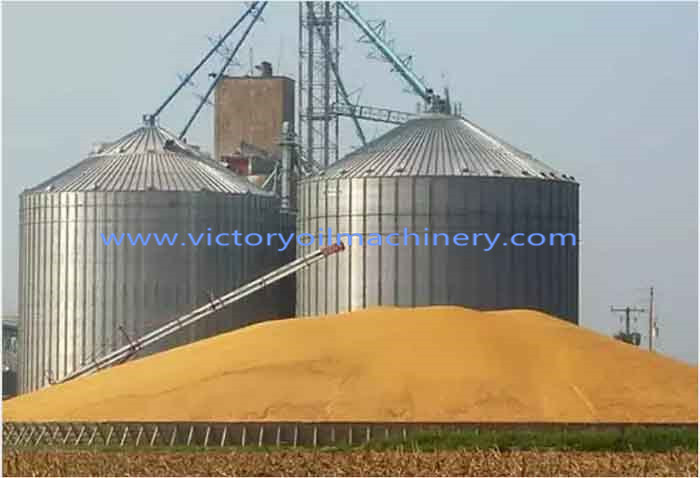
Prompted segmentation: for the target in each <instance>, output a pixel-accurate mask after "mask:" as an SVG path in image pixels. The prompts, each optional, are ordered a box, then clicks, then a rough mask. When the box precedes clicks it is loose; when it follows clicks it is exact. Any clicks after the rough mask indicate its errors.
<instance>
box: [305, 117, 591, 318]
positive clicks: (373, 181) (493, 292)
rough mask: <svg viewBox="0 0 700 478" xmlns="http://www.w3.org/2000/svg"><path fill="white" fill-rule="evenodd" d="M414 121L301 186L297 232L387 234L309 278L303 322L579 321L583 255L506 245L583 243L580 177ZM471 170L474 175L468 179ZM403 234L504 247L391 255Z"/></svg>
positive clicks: (446, 120) (454, 126) (443, 126)
mask: <svg viewBox="0 0 700 478" xmlns="http://www.w3.org/2000/svg"><path fill="white" fill-rule="evenodd" d="M409 123H411V124H408V123H407V124H405V125H402V126H399V127H397V128H396V129H394V130H392V131H390V132H389V133H387V134H386V135H385V136H383V137H380V138H378V139H377V140H375V141H374V142H373V143H372V144H370V145H368V146H367V147H366V148H364V149H361V150H359V151H358V152H356V153H352V154H350V155H349V156H348V157H347V158H346V159H344V160H342V161H340V162H339V163H337V164H336V165H333V166H332V167H330V168H328V170H326V171H325V173H324V174H321V175H318V176H315V177H312V178H309V179H306V180H304V181H302V182H301V183H300V184H299V187H298V195H299V196H298V198H299V207H300V215H299V218H298V222H297V233H298V234H302V233H311V234H314V235H317V234H318V231H319V229H323V230H324V231H326V232H327V231H328V228H332V230H333V233H344V234H353V233H361V234H363V235H364V237H365V240H367V238H368V235H369V234H372V233H378V234H381V235H382V243H383V244H384V245H382V246H373V245H367V244H364V245H358V244H357V243H354V244H352V245H348V244H347V243H348V239H345V242H346V245H348V248H347V250H346V251H345V252H344V253H343V254H338V255H337V256H333V257H330V258H328V260H326V261H324V262H323V263H321V264H318V265H314V266H312V267H311V268H309V269H307V270H305V271H303V272H301V273H300V274H299V275H298V276H297V314H298V315H317V314H327V313H338V312H344V311H349V310H354V309H361V308H366V307H371V306H376V305H399V306H412V307H413V306H421V305H437V304H452V305H462V306H466V307H473V308H477V309H484V310H492V309H504V308H530V309H538V310H542V311H545V312H548V313H551V314H553V315H556V316H558V317H561V318H564V319H566V320H569V321H572V322H574V323H577V322H578V247H577V246H572V245H567V246H564V247H559V246H556V247H550V246H541V247H533V246H523V247H516V246H512V245H510V246H503V242H504V241H503V238H504V237H507V238H510V236H511V235H512V234H514V233H523V234H525V235H529V234H532V233H541V234H545V235H546V236H548V235H549V233H550V232H556V233H563V234H567V233H573V234H576V237H577V238H578V224H579V217H578V188H579V186H578V184H577V183H576V182H575V181H574V180H573V178H572V177H571V176H567V175H564V174H562V173H558V172H556V173H553V171H554V170H553V169H551V168H549V167H546V166H545V165H543V164H541V163H540V162H539V161H535V160H533V159H532V158H531V157H530V156H529V155H527V153H523V152H520V151H519V150H516V149H515V148H513V147H512V146H510V145H506V143H503V142H502V141H501V140H497V141H499V144H503V145H504V146H503V148H505V149H500V150H499V149H498V148H496V149H492V148H490V147H489V146H488V145H489V144H491V143H490V140H489V141H487V140H486V139H484V136H483V133H482V130H480V129H478V130H476V129H475V128H476V127H474V126H473V125H471V123H466V122H465V120H463V119H461V118H455V117H446V116H444V115H430V116H428V117H424V118H421V119H420V120H416V121H414V122H409ZM494 141H495V140H494ZM457 145H461V146H460V147H457ZM477 159H478V160H479V162H470V161H477ZM465 162H469V163H468V164H470V166H469V170H470V174H463V173H462V172H461V170H462V168H463V165H464V164H465ZM397 168H400V169H402V171H401V172H399V173H397ZM509 168H510V169H509ZM492 169H497V170H498V171H500V172H501V173H499V174H493V173H489V171H491V170H492ZM522 171H531V173H530V174H526V175H524V174H522ZM537 171H542V172H545V173H546V174H544V175H542V174H539V175H538V174H536V172H537ZM471 173H473V174H471ZM404 228H406V229H407V231H408V232H409V233H414V234H421V235H422V234H424V233H425V232H426V228H427V229H428V232H429V233H430V234H432V233H447V234H449V235H450V237H454V235H455V234H457V233H468V234H470V237H471V235H472V234H473V233H488V234H489V235H490V236H491V237H494V236H495V234H496V233H500V234H501V236H500V237H501V240H499V243H498V244H497V245H495V246H494V248H493V250H491V251H488V252H486V251H484V250H483V247H476V246H474V245H471V243H470V245H468V246H456V245H454V244H452V243H451V244H450V245H449V246H445V245H444V244H443V243H442V242H440V243H439V244H438V245H431V246H425V245H419V246H416V245H414V244H413V243H411V244H409V245H407V246H404V245H403V244H401V245H399V246H389V245H386V242H385V241H386V239H387V236H388V234H391V233H400V234H403V231H404ZM431 237H432V236H431ZM470 240H471V239H470ZM482 240H483V238H482ZM401 242H402V241H401ZM482 244H485V242H483V243H482ZM569 244H570V243H569ZM297 253H298V254H299V253H301V247H298V252H297Z"/></svg>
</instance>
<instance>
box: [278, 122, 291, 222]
mask: <svg viewBox="0 0 700 478" xmlns="http://www.w3.org/2000/svg"><path fill="white" fill-rule="evenodd" d="M280 145H281V146H282V164H281V171H280V199H281V201H280V202H281V205H280V206H281V208H282V210H283V211H288V210H289V209H290V206H291V204H290V191H291V189H292V184H291V180H292V176H291V167H292V153H293V148H294V132H293V131H292V129H291V127H290V125H289V123H288V122H287V121H285V122H284V123H283V124H282V141H280Z"/></svg>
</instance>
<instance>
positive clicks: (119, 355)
mask: <svg viewBox="0 0 700 478" xmlns="http://www.w3.org/2000/svg"><path fill="white" fill-rule="evenodd" d="M344 250H345V245H344V244H343V243H342V242H339V243H337V244H332V245H330V246H326V247H323V248H321V249H318V250H316V251H314V252H311V253H309V254H306V255H304V256H302V257H299V258H298V259H295V260H293V261H292V262H290V263H289V264H286V265H284V266H282V267H280V268H278V269H275V270H274V271H272V272H269V273H267V274H265V275H263V276H261V277H258V278H257V279H255V280H253V281H251V282H249V283H247V284H245V285H243V286H241V287H238V288H236V289H234V290H232V291H231V292H229V293H227V294H224V295H222V296H221V297H216V298H213V299H211V300H210V301H209V303H208V304H206V305H203V306H201V307H198V308H196V309H195V310H193V311H192V312H189V313H187V314H185V315H183V316H180V317H177V318H176V319H174V320H172V321H170V322H168V323H167V324H165V325H163V326H161V327H158V328H157V329H155V330H152V331H151V332H149V333H147V334H145V335H143V336H142V337H139V338H138V339H136V340H132V341H131V343H129V344H128V345H125V346H123V347H120V348H118V349H116V350H114V351H112V352H110V353H108V354H106V355H104V356H103V357H100V358H98V359H95V360H94V361H93V362H92V363H90V364H88V365H86V366H85V367H82V368H79V369H77V370H75V371H73V372H71V373H70V374H68V375H66V376H65V377H63V378H62V379H60V380H58V381H57V382H56V383H63V382H67V381H68V380H72V379H74V378H77V377H80V376H82V375H86V374H89V373H92V372H96V371H98V370H101V369H103V368H106V367H109V366H111V365H115V364H117V363H119V362H120V361H123V360H125V359H128V358H129V357H131V356H132V355H133V354H135V353H136V352H138V351H139V350H141V349H143V348H144V347H146V346H148V345H151V344H153V343H155V342H158V341H159V340H162V339H164V338H166V337H168V336H170V335H171V334H173V333H175V332H177V331H179V330H181V329H183V328H184V327H187V326H189V325H191V324H194V323H195V322H197V321H199V320H201V319H204V318H206V317H208V316H210V315H211V314H213V313H215V312H218V311H219V310H221V309H222V308H224V307H226V306H229V305H231V304H233V303H235V302H238V301H239V300H241V299H243V298H245V297H247V296H249V295H251V294H253V293H255V292H257V291H259V290H261V289H263V288H265V287H267V286H268V285H270V284H273V283H275V282H277V281H279V280H281V279H284V278H285V277H287V276H289V275H291V274H294V273H295V272H297V271H299V270H301V269H304V268H306V267H309V266H311V265H312V264H314V263H316V262H319V261H321V260H323V259H325V258H327V257H328V256H331V255H333V254H335V253H337V252H342V251H344Z"/></svg>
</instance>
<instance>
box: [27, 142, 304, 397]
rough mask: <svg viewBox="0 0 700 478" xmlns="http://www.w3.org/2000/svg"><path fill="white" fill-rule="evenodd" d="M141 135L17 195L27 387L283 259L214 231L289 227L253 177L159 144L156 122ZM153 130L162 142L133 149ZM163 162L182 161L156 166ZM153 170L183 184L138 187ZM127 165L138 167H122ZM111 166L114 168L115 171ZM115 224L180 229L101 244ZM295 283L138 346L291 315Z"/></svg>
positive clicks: (119, 230)
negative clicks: (133, 241) (143, 240)
mask: <svg viewBox="0 0 700 478" xmlns="http://www.w3.org/2000/svg"><path fill="white" fill-rule="evenodd" d="M137 136H138V137H140V138H141V140H142V141H140V142H139V141H135V139H134V137H133V136H131V140H130V141H131V142H130V145H131V146H130V148H131V149H129V148H125V149H124V150H123V152H122V153H114V152H112V153H110V155H108V156H100V155H99V154H98V156H96V157H95V156H93V157H90V158H88V159H87V160H86V161H84V162H83V163H80V165H79V166H78V169H80V170H81V171H82V173H80V172H78V174H76V172H77V170H76V168H73V169H71V170H69V171H68V172H67V173H65V174H62V175H59V176H57V177H56V178H54V179H53V180H52V181H51V182H50V183H49V184H51V185H53V186H54V187H52V188H48V190H47V186H48V184H47V183H44V186H40V187H37V188H34V189H32V190H29V191H26V192H25V193H23V194H22V195H21V196H20V251H21V254H20V277H21V281H20V287H19V313H20V321H19V341H20V345H19V350H20V354H21V355H20V360H19V369H20V372H19V382H20V383H19V386H20V390H21V391H22V392H28V391H31V390H35V389H37V388H40V387H42V386H45V385H47V384H49V382H50V380H52V379H56V378H60V377H63V376H64V375H65V374H67V373H69V372H71V371H72V370H74V369H75V368H77V367H79V366H81V365H83V364H84V363H86V362H88V361H90V360H92V359H93V358H95V357H99V356H100V355H102V354H104V353H106V352H108V351H110V350H112V349H113V348H115V347H119V346H123V345H126V344H128V341H129V337H138V336H140V335H142V334H144V333H146V332H148V331H150V330H152V329H154V328H156V327H158V326H160V325H162V324H163V323H165V322H167V321H168V320H172V319H173V318H175V317H176V316H178V315H180V314H182V313H185V312H187V311H189V310H191V309H193V308H195V307H197V306H200V305H203V304H206V303H207V302H208V301H209V297H210V294H213V296H218V295H221V294H222V293H225V292H227V291H229V290H231V289H233V288H234V287H236V286H239V285H242V284H243V283H245V282H247V281H249V280H252V279H253V278H255V277H257V276H259V275H261V274H263V273H265V272H267V271H269V270H272V269H274V268H276V267H278V266H279V265H281V263H283V262H284V261H286V260H287V259H288V257H285V256H283V255H282V254H281V253H278V252H276V250H275V249H274V248H269V247H264V246H259V247H250V246H243V247H236V246H230V247H221V246H217V245H215V243H214V238H215V235H216V234H217V233H223V232H225V233H232V232H233V231H234V230H238V231H240V232H242V233H253V232H256V233H259V234H262V235H263V237H266V236H265V234H267V233H275V232H280V229H281V228H289V224H288V222H289V220H288V219H285V218H281V217H280V214H279V200H278V199H277V198H276V197H274V196H271V195H268V194H262V193H260V194H258V193H254V194H251V192H255V191H256V190H255V187H254V186H252V185H251V186H250V188H248V187H247V186H246V185H245V184H243V183H244V181H245V180H243V179H241V178H238V177H236V176H234V175H233V174H232V173H231V172H230V171H228V170H225V168H221V170H219V169H218V168H217V167H216V165H215V164H213V162H211V163H212V164H210V163H208V162H207V161H209V160H207V159H206V158H203V157H201V156H198V155H197V154H196V153H194V152H171V151H168V150H166V149H165V146H166V144H165V141H166V140H167V139H169V138H167V137H164V136H162V135H160V133H158V131H157V130H154V129H153V128H145V129H142V130H141V131H140V133H139V134H138V135H137ZM154 137H160V138H161V140H160V142H157V141H156V142H155V143H153V142H151V143H150V144H149V146H148V147H144V150H143V151H138V150H135V149H134V148H135V147H136V146H135V145H137V144H141V145H143V144H145V143H144V141H143V140H144V139H145V138H154ZM98 163H99V164H100V166H99V167H95V165H97V164H98ZM190 163H193V164H190ZM166 164H169V165H177V167H176V168H172V169H166V170H162V169H159V167H160V166H163V165H166ZM110 171H111V173H110ZM158 171H160V172H161V174H160V176H159V178H160V180H161V182H160V183H159V184H161V185H163V188H167V189H177V188H182V189H183V190H166V191H154V190H142V189H143V184H145V183H144V182H143V181H142V179H143V178H148V177H150V178H151V179H155V177H156V176H158V174H157V172H158ZM130 174H133V175H134V176H136V177H137V178H138V179H134V178H131V179H129V176H130ZM114 175H116V176H118V177H119V180H118V181H117V180H114V181H113V182H110V181H111V180H112V179H114ZM85 176H90V177H91V178H99V180H100V184H101V185H102V187H101V188H99V190H94V191H93V190H85V189H90V188H89V187H88V186H87V185H88V184H89V181H83V180H82V179H80V178H84V177H85ZM200 186H201V187H200ZM81 188H83V190H81ZM122 188H132V189H133V190H121V189H122ZM104 189H107V190H104ZM113 189H119V190H118V191H114V190H113ZM40 191H43V192H40ZM239 191H244V192H245V193H244V194H240V193H238V192H239ZM208 232H211V234H212V243H211V244H212V245H208V244H207V237H206V236H205V237H204V239H203V242H202V244H200V245H199V246H193V245H192V244H191V243H190V241H189V238H185V240H182V239H183V237H185V235H186V234H187V233H192V234H194V235H195V237H196V236H197V235H199V234H200V233H205V234H206V233H208ZM112 233H114V234H116V235H119V234H125V233H131V234H136V233H142V234H148V233H152V234H153V233H156V234H163V233H168V234H173V233H178V234H179V238H178V241H177V242H176V244H175V245H173V246H168V245H163V246H158V245H157V244H156V243H155V242H154V241H153V239H151V240H150V242H149V244H148V245H146V246H132V245H127V244H122V245H120V246H105V245H104V243H103V241H102V238H101V234H104V235H105V236H109V235H110V234H112ZM228 240H229V241H232V238H231V237H230V236H229V238H228ZM125 241H126V239H125ZM183 242H184V244H185V245H183ZM290 287H292V288H291V289H290ZM292 291H293V283H292V284H290V283H287V284H286V285H285V284H280V285H276V286H272V287H270V288H268V289H265V290H263V291H260V292H259V293H257V294H255V295H254V296H251V297H249V298H248V299H246V300H244V301H242V302H241V303H239V304H236V305H235V306H233V307H232V308H229V309H226V310H223V311H221V312H220V313H219V314H217V315H216V316H214V317H212V318H211V319H208V320H206V321H202V322H200V323H198V324H195V325H194V326H193V327H191V328H190V329H188V330H186V331H183V332H181V333H179V334H177V335H174V336H171V337H170V338H168V339H167V340H165V341H163V342H161V343H159V344H157V345H154V346H152V347H151V348H149V349H146V350H144V351H141V352H140V353H139V356H143V355H147V354H150V353H153V352H156V351H161V350H165V349H167V348H170V347H173V346H176V345H181V344H184V343H188V342H191V341H194V340H197V339H200V338H203V337H207V336H210V335H213V334H216V333H220V332H222V331H226V330H231V329H234V328H236V327H240V326H243V325H246V324H248V323H251V322H255V321H259V320H263V319H267V318H272V317H279V316H280V315H287V314H289V312H291V311H290V310H289V302H291V300H290V299H291V298H290V295H293V292H292ZM284 301H286V302H287V303H284ZM285 307H286V309H285Z"/></svg>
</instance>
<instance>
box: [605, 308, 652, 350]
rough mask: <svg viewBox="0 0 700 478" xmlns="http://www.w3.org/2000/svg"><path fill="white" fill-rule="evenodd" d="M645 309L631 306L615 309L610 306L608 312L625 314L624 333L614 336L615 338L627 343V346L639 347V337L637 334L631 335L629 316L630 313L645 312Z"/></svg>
mask: <svg viewBox="0 0 700 478" xmlns="http://www.w3.org/2000/svg"><path fill="white" fill-rule="evenodd" d="M646 311H647V309H644V308H641V307H631V306H629V305H628V306H626V307H615V306H612V305H611V306H610V312H624V313H625V331H624V332H620V333H619V334H617V335H615V338H617V339H619V340H622V341H623V342H627V343H628V344H633V345H639V344H640V342H641V336H640V335H639V333H633V332H632V331H631V330H630V314H631V313H632V312H646Z"/></svg>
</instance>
